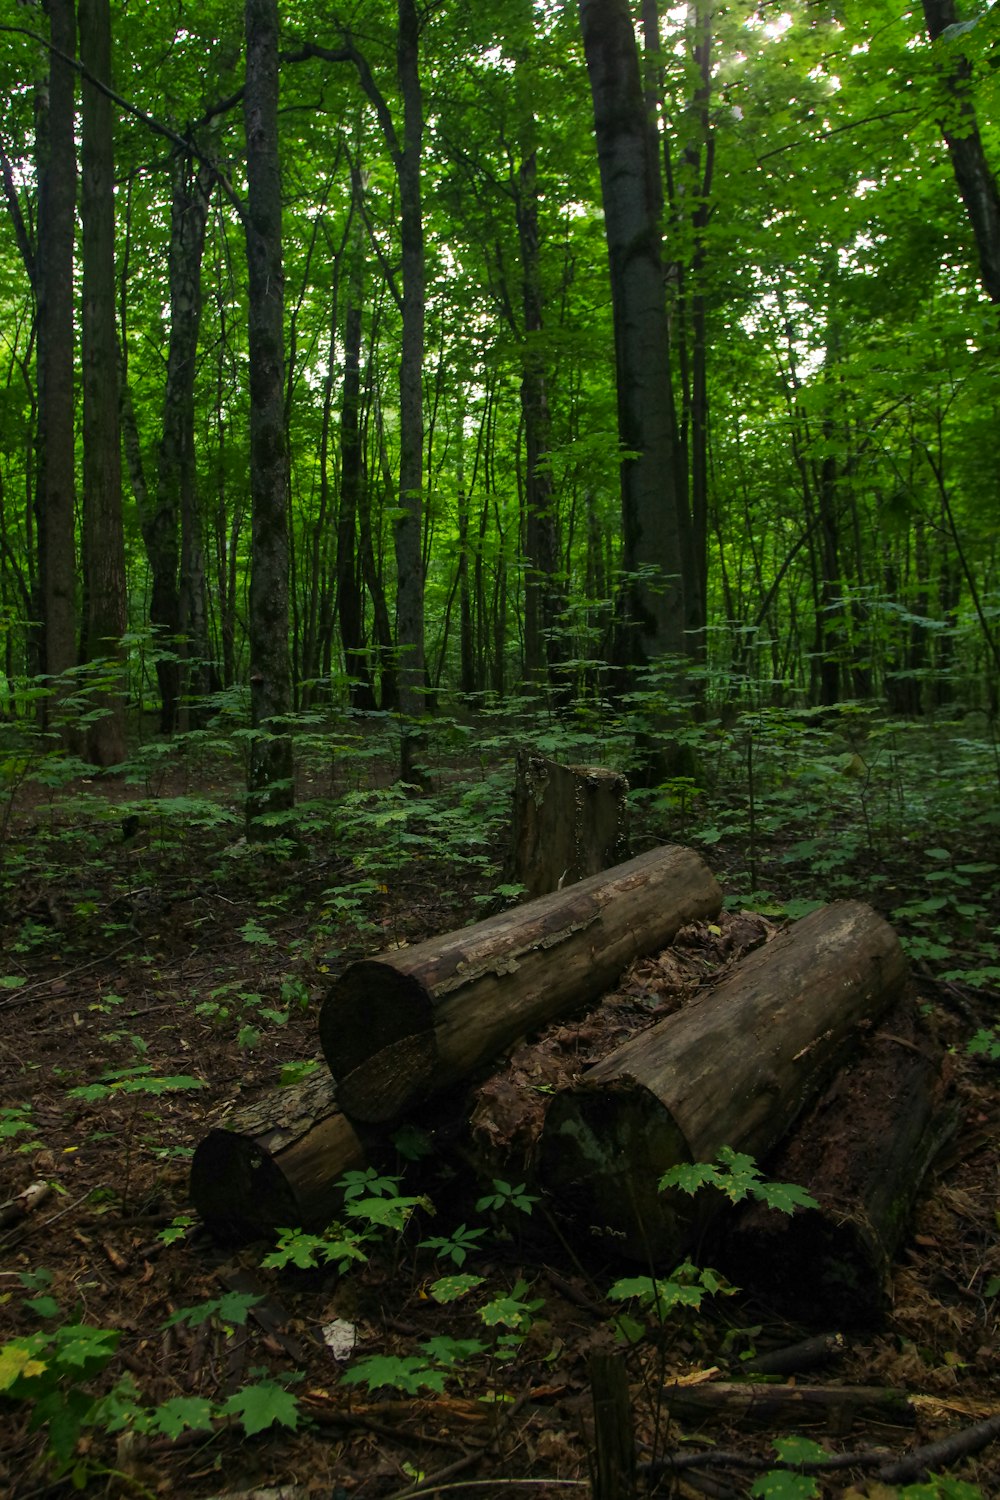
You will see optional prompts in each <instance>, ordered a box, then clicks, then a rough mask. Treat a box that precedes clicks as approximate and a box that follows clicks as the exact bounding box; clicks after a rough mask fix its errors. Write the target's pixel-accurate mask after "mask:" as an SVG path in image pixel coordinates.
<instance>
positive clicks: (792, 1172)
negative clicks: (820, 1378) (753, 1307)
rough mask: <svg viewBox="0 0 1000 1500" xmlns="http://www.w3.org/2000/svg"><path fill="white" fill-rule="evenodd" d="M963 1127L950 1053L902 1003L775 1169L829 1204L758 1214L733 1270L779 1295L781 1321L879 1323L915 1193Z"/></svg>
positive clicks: (746, 1227)
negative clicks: (944, 1053) (944, 1056)
mask: <svg viewBox="0 0 1000 1500" xmlns="http://www.w3.org/2000/svg"><path fill="white" fill-rule="evenodd" d="M955 1123H956V1113H955V1108H954V1105H953V1103H952V1101H951V1099H950V1098H949V1091H948V1088H947V1085H946V1083H945V1081H944V1079H943V1077H942V1073H941V1060H940V1057H939V1056H936V1055H934V1054H933V1053H932V1050H931V1047H930V1043H929V1042H928V1041H927V1039H926V1038H923V1037H921V1036H920V1033H919V1032H918V1030H917V1027H916V1025H915V1024H914V1021H913V1018H912V1015H911V1014H910V1013H909V1011H908V1009H907V1008H906V1007H898V1008H897V1010H895V1011H894V1012H893V1013H892V1014H891V1015H890V1016H888V1017H886V1019H885V1020H884V1022H883V1025H882V1029H880V1030H879V1031H878V1032H876V1034H875V1035H874V1036H873V1037H871V1038H870V1039H869V1040H868V1041H866V1042H865V1044H864V1045H863V1047H862V1050H861V1052H860V1053H859V1055H858V1056H857V1058H855V1059H854V1060H853V1061H852V1062H851V1063H849V1064H848V1066H847V1067H846V1068H844V1069H843V1070H842V1071H841V1072H840V1073H838V1075H837V1077H836V1079H835V1080H834V1083H833V1084H832V1086H831V1087H830V1089H829V1090H828V1091H827V1093H826V1094H825V1095H824V1097H823V1098H822V1099H820V1100H819V1101H818V1103H817V1104H816V1105H815V1106H814V1107H813V1108H812V1109H811V1110H810V1111H809V1113H808V1115H807V1116H806V1118H805V1119H804V1120H803V1121H802V1122H801V1124H799V1125H798V1126H797V1127H796V1129H795V1131H794V1132H793V1134H792V1135H791V1136H790V1137H789V1139H788V1141H787V1142H786V1143H785V1144H784V1145H783V1146H782V1147H781V1149H780V1151H779V1152H778V1154H777V1155H776V1156H773V1157H771V1158H770V1159H769V1160H768V1162H767V1175H768V1177H771V1178H773V1179H775V1180H777V1181H780V1182H795V1183H798V1184H799V1186H800V1187H804V1188H806V1189H807V1190H808V1192H810V1193H811V1194H812V1196H813V1197H814V1198H815V1199H816V1200H817V1202H818V1203H819V1208H818V1209H808V1210H805V1211H800V1212H798V1213H795V1214H792V1215H789V1214H782V1213H779V1212H777V1210H775V1209H769V1208H766V1207H765V1206H764V1205H763V1204H761V1203H756V1204H753V1205H752V1206H751V1207H748V1208H747V1209H746V1210H745V1211H744V1212H743V1213H742V1214H741V1215H740V1218H739V1220H738V1221H737V1223H736V1225H735V1226H734V1227H733V1228H732V1229H731V1230H730V1231H729V1232H727V1234H726V1235H725V1237H724V1241H723V1244H722V1245H721V1247H720V1252H719V1253H720V1255H721V1257H722V1260H721V1263H722V1265H723V1267H724V1269H725V1270H726V1271H727V1272H728V1273H729V1274H730V1275H732V1276H733V1278H734V1279H735V1280H736V1281H738V1282H740V1283H741V1284H742V1285H751V1286H752V1287H753V1289H754V1291H755V1292H758V1293H760V1294H764V1295H770V1296H773V1297H774V1298H775V1299H779V1300H780V1305H781V1310H782V1314H783V1315H786V1316H800V1317H801V1318H803V1319H804V1320H808V1321H814V1320H817V1319H818V1320H819V1321H820V1322H825V1321H827V1320H828V1319H830V1318H835V1319H836V1320H837V1321H838V1322H839V1323H841V1324H842V1325H845V1326H850V1327H855V1326H864V1325H866V1324H869V1323H872V1322H875V1321H876V1320H877V1319H878V1318H879V1317H880V1316H881V1314H882V1313H883V1312H884V1311H885V1307H886V1296H887V1291H888V1285H889V1273H890V1267H891V1265H892V1261H893V1258H894V1256H895V1252H896V1251H897V1249H898V1248H899V1245H900V1243H901V1241H902V1238H903V1236H904V1234H905V1232H906V1228H907V1224H908V1222H909V1218H910V1213H911V1210H912V1208H913V1205H914V1201H915V1199H916V1195H917V1193H918V1191H919V1189H920V1186H921V1183H922V1181H923V1179H924V1176H925V1174H926V1172H927V1169H928V1167H929V1166H930V1164H931V1162H932V1160H933V1158H934V1156H935V1154H936V1152H937V1151H938V1150H939V1149H940V1147H941V1145H942V1144H943V1142H944V1141H945V1140H946V1139H947V1137H948V1136H949V1135H950V1133H951V1131H952V1130H953V1129H954V1126H955Z"/></svg>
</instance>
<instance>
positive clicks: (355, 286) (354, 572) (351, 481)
mask: <svg viewBox="0 0 1000 1500" xmlns="http://www.w3.org/2000/svg"><path fill="white" fill-rule="evenodd" d="M361 192H362V188H361V183H360V181H358V180H355V183H354V195H355V202H354V215H355V222H354V226H353V232H352V235H351V242H350V256H351V267H350V275H349V277H348V284H347V312H346V314H345V317H344V384H343V394H342V402H341V408H340V512H339V516H338V520H337V614H338V617H339V619H340V638H341V642H342V644H343V647H344V669H345V671H346V673H347V683H348V692H349V694H350V700H351V704H352V705H353V707H355V708H360V709H364V710H366V711H370V710H372V709H374V707H375V692H374V689H373V686H372V680H371V666H370V664H369V660H368V656H367V653H366V652H365V642H364V598H363V595H362V592H361V567H360V562H359V546H358V511H359V497H360V494H361V488H362V486H363V485H364V484H365V483H366V475H365V465H364V448H363V445H362V442H361V333H362V314H363V310H364V269H365V264H364V240H363V234H364V220H363V219H362V217H361Z"/></svg>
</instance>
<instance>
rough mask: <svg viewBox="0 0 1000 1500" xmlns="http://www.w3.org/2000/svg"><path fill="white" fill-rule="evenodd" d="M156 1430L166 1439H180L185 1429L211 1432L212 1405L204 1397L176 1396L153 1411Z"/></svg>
mask: <svg viewBox="0 0 1000 1500" xmlns="http://www.w3.org/2000/svg"><path fill="white" fill-rule="evenodd" d="M152 1415H153V1421H154V1425H155V1427H156V1429H157V1430H158V1431H160V1432H162V1433H163V1436H164V1437H167V1438H170V1439H171V1441H172V1440H173V1439H174V1438H177V1437H180V1435H181V1433H182V1432H183V1431H184V1430H185V1428H189V1429H190V1430H191V1431H192V1432H209V1431H211V1427H212V1415H213V1413H212V1403H211V1401H206V1400H205V1399H204V1397H202V1396H174V1397H172V1398H171V1399H170V1400H169V1401H164V1402H163V1403H162V1405H160V1406H157V1407H156V1408H155V1409H154V1411H153V1414H152Z"/></svg>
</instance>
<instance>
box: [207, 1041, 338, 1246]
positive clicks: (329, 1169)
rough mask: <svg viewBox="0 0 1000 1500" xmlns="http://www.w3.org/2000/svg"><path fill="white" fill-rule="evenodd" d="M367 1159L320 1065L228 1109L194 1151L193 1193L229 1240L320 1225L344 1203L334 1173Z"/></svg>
mask: <svg viewBox="0 0 1000 1500" xmlns="http://www.w3.org/2000/svg"><path fill="white" fill-rule="evenodd" d="M364 1164H365V1154H364V1149H363V1147H362V1145H361V1142H360V1141H359V1140H358V1137H357V1136H356V1134H355V1133H354V1129H353V1127H352V1126H351V1124H350V1122H349V1121H348V1120H347V1118H346V1117H345V1116H344V1115H343V1114H342V1112H341V1111H340V1109H339V1108H338V1106H337V1096H336V1088H335V1087H334V1083H333V1080H332V1079H331V1078H330V1075H329V1074H328V1073H327V1072H325V1070H323V1069H322V1068H321V1069H319V1070H318V1071H317V1072H316V1073H314V1074H312V1075H311V1076H310V1077H309V1078H307V1079H305V1081H304V1082H302V1083H300V1084H297V1085H295V1086H294V1087H291V1088H276V1089H271V1090H269V1091H268V1092H267V1093H266V1094H264V1095H262V1096H261V1097H260V1098H258V1099H255V1100H254V1101H253V1103H252V1104H244V1105H237V1106H236V1108H234V1109H232V1110H230V1111H229V1112H228V1113H227V1114H226V1115H224V1116H223V1118H222V1119H221V1121H220V1123H219V1125H218V1126H217V1127H216V1128H215V1129H214V1130H210V1131H209V1133H208V1135H207V1136H205V1138H204V1140H202V1141H201V1142H200V1143H199V1145H198V1147H197V1149H196V1151H195V1153H194V1157H193V1159H192V1162H191V1201H192V1202H193V1204H194V1206H195V1208H196V1209H197V1211H198V1213H199V1214H200V1215H201V1218H202V1219H203V1220H204V1223H205V1225H206V1227H207V1228H208V1229H209V1230H210V1231H211V1233H212V1234H213V1235H215V1237H216V1238H217V1239H220V1240H223V1241H225V1242H227V1243H236V1244H238V1243H240V1242H242V1241H245V1240H253V1239H262V1238H265V1237H267V1236H268V1235H271V1234H273V1233H274V1231H275V1230H276V1229H284V1228H291V1227H293V1226H299V1225H301V1226H302V1227H303V1228H307V1229H321V1228H323V1227H325V1225H326V1224H328V1223H329V1222H330V1220H331V1218H333V1217H334V1215H335V1214H336V1212H337V1209H338V1207H339V1200H338V1197H337V1193H336V1189H335V1184H336V1182H337V1179H338V1178H339V1177H341V1176H342V1175H343V1174H344V1173H345V1172H349V1171H351V1170H352V1169H353V1168H355V1167H360V1166H364Z"/></svg>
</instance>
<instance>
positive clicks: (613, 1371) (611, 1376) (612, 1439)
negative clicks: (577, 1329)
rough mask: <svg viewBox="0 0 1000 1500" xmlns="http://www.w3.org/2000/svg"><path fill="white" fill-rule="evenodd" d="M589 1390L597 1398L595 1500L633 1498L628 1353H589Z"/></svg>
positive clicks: (632, 1453)
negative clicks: (626, 1358)
mask: <svg viewBox="0 0 1000 1500" xmlns="http://www.w3.org/2000/svg"><path fill="white" fill-rule="evenodd" d="M589 1368H590V1389H591V1395H592V1396H593V1401H594V1459H595V1464H594V1488H593V1497H594V1500H633V1497H634V1495H635V1471H636V1462H635V1428H634V1424H633V1421H632V1403H631V1398H630V1396H629V1389H628V1375H627V1373H626V1369H625V1356H624V1354H623V1353H622V1352H621V1351H619V1352H618V1353H616V1354H602V1353H595V1354H592V1355H591V1356H590V1362H589Z"/></svg>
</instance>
